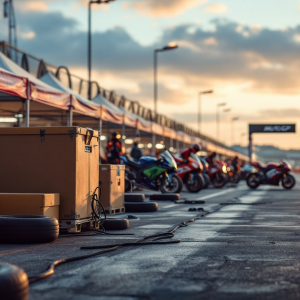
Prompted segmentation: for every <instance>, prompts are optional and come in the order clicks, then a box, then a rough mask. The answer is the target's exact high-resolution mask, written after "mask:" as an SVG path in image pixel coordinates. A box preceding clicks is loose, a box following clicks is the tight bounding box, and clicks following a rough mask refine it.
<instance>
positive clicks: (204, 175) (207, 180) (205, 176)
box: [202, 174, 210, 189]
mask: <svg viewBox="0 0 300 300" xmlns="http://www.w3.org/2000/svg"><path fill="white" fill-rule="evenodd" d="M202 176H203V178H204V186H203V188H204V189H206V188H208V186H209V184H210V178H209V176H208V175H207V174H202Z"/></svg>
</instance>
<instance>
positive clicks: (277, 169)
mask: <svg viewBox="0 0 300 300" xmlns="http://www.w3.org/2000/svg"><path fill="white" fill-rule="evenodd" d="M250 165H251V166H253V167H254V168H255V171H254V172H251V173H250V174H249V175H248V176H247V178H246V181H247V185H248V186H249V187H250V188H252V189H256V188H257V187H258V186H259V185H260V184H269V185H279V183H280V182H281V183H282V186H283V187H284V188H285V189H291V188H292V187H293V186H294V185H295V183H296V180H295V178H294V176H292V175H291V174H289V172H290V171H291V170H292V167H291V165H290V164H289V163H288V162H287V161H286V160H283V161H282V162H281V163H280V164H277V163H268V164H267V165H266V166H265V167H263V166H262V165H260V164H259V163H258V162H252V163H250Z"/></svg>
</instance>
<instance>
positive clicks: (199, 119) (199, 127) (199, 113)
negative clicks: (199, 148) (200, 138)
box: [198, 90, 214, 135]
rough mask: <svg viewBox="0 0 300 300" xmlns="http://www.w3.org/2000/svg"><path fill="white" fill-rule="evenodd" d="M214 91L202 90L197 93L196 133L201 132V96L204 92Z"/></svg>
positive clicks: (210, 92) (210, 91) (211, 91)
mask: <svg viewBox="0 0 300 300" xmlns="http://www.w3.org/2000/svg"><path fill="white" fill-rule="evenodd" d="M213 92H214V91H213V90H209V91H202V92H199V93H198V133H199V135H200V132H201V96H202V95H204V94H212V93H213Z"/></svg>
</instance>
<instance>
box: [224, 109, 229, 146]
mask: <svg viewBox="0 0 300 300" xmlns="http://www.w3.org/2000/svg"><path fill="white" fill-rule="evenodd" d="M230 111H231V108H227V109H223V112H225V113H226V112H230ZM225 144H226V140H225Z"/></svg>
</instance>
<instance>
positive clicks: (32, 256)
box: [0, 176, 300, 300]
mask: <svg viewBox="0 0 300 300" xmlns="http://www.w3.org/2000/svg"><path fill="white" fill-rule="evenodd" d="M296 178H297V180H298V182H299V181H300V176H297V177H296ZM299 189H300V188H299V186H298V185H296V186H295V187H294V189H293V190H290V191H289V190H288V191H287V190H284V189H283V188H282V187H271V186H262V187H259V188H258V189H257V190H250V189H249V188H248V187H247V186H246V184H245V182H241V183H240V184H239V185H238V186H237V187H230V186H226V187H224V188H223V189H214V188H210V189H207V190H204V191H201V192H200V193H198V194H190V193H186V192H183V193H182V194H181V198H182V199H190V200H203V201H205V204H175V203H173V202H172V201H158V203H159V211H158V212H155V213H130V214H131V215H134V216H136V217H138V219H136V220H130V229H128V230H126V231H122V232H119V233H132V234H134V235H125V236H124V235H123V236H122V235H120V236H103V235H93V236H74V235H64V236H60V237H59V239H58V240H57V241H56V242H54V243H52V244H44V245H27V246H24V245H0V261H2V262H9V263H12V264H16V265H18V266H20V267H22V268H24V269H25V271H26V272H27V273H28V275H29V276H32V275H35V274H38V273H40V272H43V271H45V270H46V269H47V267H48V265H49V264H50V263H51V262H52V261H53V260H56V259H60V258H64V257H71V256H75V255H84V254H87V253H91V251H97V250H81V249H80V247H81V246H93V245H108V244H116V243H124V242H131V241H135V240H137V239H139V238H141V237H143V236H146V235H151V234H156V233H161V232H165V231H169V230H171V229H172V228H174V226H176V225H177V224H180V223H182V222H183V221H185V220H190V219H193V218H195V217H197V216H200V215H203V214H204V212H210V213H209V214H207V215H206V216H203V217H201V218H200V219H197V220H195V221H194V222H192V223H189V224H188V226H186V227H181V228H179V229H178V230H177V231H176V233H175V236H174V237H173V238H172V239H173V240H177V239H179V240H180V241H181V242H180V243H177V244H166V245H145V246H138V247H135V246H129V247H126V248H121V249H119V250H117V251H115V252H110V253H106V254H103V255H100V256H96V257H92V258H88V259H84V260H80V261H76V262H71V263H68V264H65V265H62V266H58V267H57V268H56V270H55V274H54V275H53V276H51V277H49V278H47V279H44V280H42V281H39V282H36V283H34V284H32V285H31V286H30V297H29V300H35V299H38V300H55V299H57V300H71V299H72V300H96V299H97V300H102V299H109V300H131V299H132V300H133V299H134V300H138V299H141V300H142V299H162V300H163V299H178V300H179V299H200V298H201V299H202V298H203V299H256V300H257V299H299V298H300V287H299V281H300V274H299V269H300V251H299V250H300V248H299V245H300V230H299V229H300V226H299V225H300V224H299V218H300V199H299ZM147 193H148V194H149V192H146V194H147ZM148 201H149V200H148ZM189 208H203V209H204V212H202V211H189ZM122 216H127V215H122Z"/></svg>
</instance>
